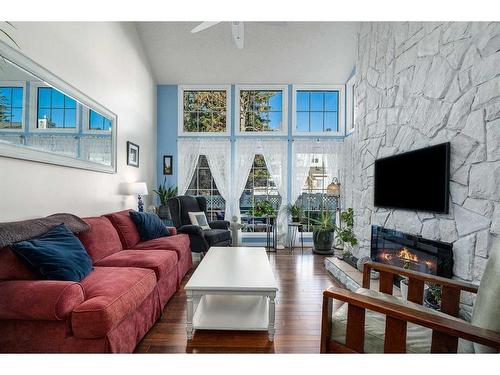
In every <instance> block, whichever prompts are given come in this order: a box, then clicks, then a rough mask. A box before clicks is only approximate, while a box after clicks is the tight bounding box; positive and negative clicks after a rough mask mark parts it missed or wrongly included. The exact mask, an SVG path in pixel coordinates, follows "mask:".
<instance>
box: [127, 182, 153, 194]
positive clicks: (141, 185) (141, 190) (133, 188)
mask: <svg viewBox="0 0 500 375" xmlns="http://www.w3.org/2000/svg"><path fill="white" fill-rule="evenodd" d="M127 190H128V193H129V195H148V186H147V185H146V183H145V182H131V183H129V184H128V185H127Z"/></svg>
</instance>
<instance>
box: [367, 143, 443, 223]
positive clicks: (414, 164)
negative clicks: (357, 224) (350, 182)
mask: <svg viewBox="0 0 500 375" xmlns="http://www.w3.org/2000/svg"><path fill="white" fill-rule="evenodd" d="M449 177H450V143H449V142H448V143H441V144H438V145H435V146H431V147H426V148H422V149H419V150H415V151H410V152H406V153H403V154H399V155H394V156H390V157H387V158H383V159H378V160H376V161H375V196H374V205H375V206H376V207H387V208H402V209H408V210H418V211H429V212H435V213H446V214H447V213H448V209H449V202H448V200H449V198H448V195H449V194H448V193H449Z"/></svg>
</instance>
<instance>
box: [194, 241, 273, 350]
mask: <svg viewBox="0 0 500 375" xmlns="http://www.w3.org/2000/svg"><path fill="white" fill-rule="evenodd" d="M185 289H186V294H187V324H186V330H187V337H188V340H191V339H192V338H193V330H194V329H215V330H242V331H268V335H269V340H270V341H273V340H274V332H275V328H274V321H275V298H276V292H277V291H278V285H277V283H276V279H275V278H274V275H273V271H272V269H271V265H270V264H269V259H268V258H267V254H266V250H265V249H264V248H263V247H212V248H211V249H210V250H209V251H208V253H207V254H206V255H205V256H204V257H203V260H202V261H201V263H200V265H199V266H198V268H197V269H196V271H195V272H194V273H193V275H192V276H191V278H190V279H189V281H188V283H187V284H186V287H185Z"/></svg>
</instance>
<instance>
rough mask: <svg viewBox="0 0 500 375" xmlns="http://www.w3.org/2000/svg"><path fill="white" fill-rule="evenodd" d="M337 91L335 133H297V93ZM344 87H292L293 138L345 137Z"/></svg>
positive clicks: (299, 85)
mask: <svg viewBox="0 0 500 375" xmlns="http://www.w3.org/2000/svg"><path fill="white" fill-rule="evenodd" d="M300 90H304V91H338V92H339V103H338V125H339V129H338V131H336V132H298V131H297V111H296V108H297V91H300ZM344 106H345V85H304V84H297V85H292V135H294V136H320V137H338V136H344V135H345V131H344V129H345V117H344Z"/></svg>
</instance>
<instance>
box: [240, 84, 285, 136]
mask: <svg viewBox="0 0 500 375" xmlns="http://www.w3.org/2000/svg"><path fill="white" fill-rule="evenodd" d="M247 90H248V91H250V90H252V91H281V100H282V103H281V112H282V113H281V126H282V129H281V130H279V131H268V132H245V131H241V129H240V92H241V91H247ZM235 102H236V103H235V110H234V118H235V125H234V126H235V135H237V136H242V137H251V136H259V137H266V136H267V137H273V136H282V135H288V85H236V86H235Z"/></svg>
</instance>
